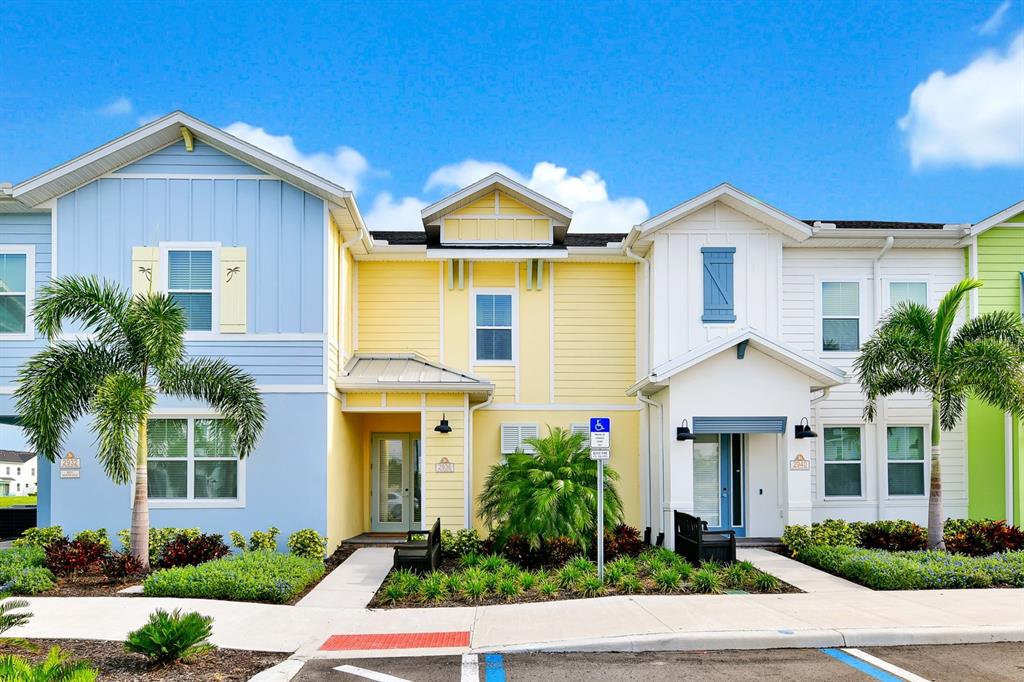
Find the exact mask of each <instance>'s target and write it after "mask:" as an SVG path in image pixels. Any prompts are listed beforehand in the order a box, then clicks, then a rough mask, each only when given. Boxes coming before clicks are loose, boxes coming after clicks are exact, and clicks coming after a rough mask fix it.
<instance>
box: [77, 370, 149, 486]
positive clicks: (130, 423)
mask: <svg viewBox="0 0 1024 682" xmlns="http://www.w3.org/2000/svg"><path fill="white" fill-rule="evenodd" d="M155 402H156V394H155V392H154V391H153V389H152V388H149V387H147V386H145V385H143V383H142V378H141V377H139V376H138V375H134V374H126V373H124V372H115V373H112V374H108V375H107V376H106V378H105V379H104V380H103V382H102V383H101V384H100V385H99V387H98V388H97V390H96V395H95V396H94V397H93V400H92V405H91V411H92V413H93V415H94V416H95V419H94V422H93V429H94V430H95V431H96V445H97V448H96V459H97V460H98V461H99V463H100V466H102V467H103V471H104V472H105V473H106V474H107V476H108V477H109V478H110V480H112V481H113V482H114V483H116V484H118V485H123V484H125V483H128V482H129V481H130V480H131V478H132V472H133V471H134V467H135V450H136V445H137V438H138V433H139V431H138V427H139V424H140V423H141V422H142V420H144V419H146V418H147V417H148V416H149V412H150V410H152V409H153V404H154V403H155Z"/></svg>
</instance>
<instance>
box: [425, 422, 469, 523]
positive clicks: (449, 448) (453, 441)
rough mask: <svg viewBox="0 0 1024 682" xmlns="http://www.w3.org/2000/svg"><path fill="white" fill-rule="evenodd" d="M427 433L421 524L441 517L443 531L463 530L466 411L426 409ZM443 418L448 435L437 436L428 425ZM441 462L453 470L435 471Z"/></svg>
mask: <svg viewBox="0 0 1024 682" xmlns="http://www.w3.org/2000/svg"><path fill="white" fill-rule="evenodd" d="M424 418H425V420H426V424H427V427H428V429H429V430H428V431H426V447H425V450H424V454H425V455H426V462H425V466H426V471H425V477H426V491H425V493H426V504H425V513H424V521H425V522H426V523H425V525H427V526H429V525H430V524H431V523H433V521H434V519H436V518H438V517H440V519H441V524H442V525H443V526H444V527H445V528H462V527H464V526H465V523H466V521H465V518H466V488H465V485H466V465H465V449H464V448H465V437H466V414H465V410H458V411H452V410H427V412H426V415H425V417H424ZM442 418H445V419H447V420H448V425H449V426H451V428H452V430H451V433H438V432H437V431H434V430H433V429H432V428H430V427H431V425H434V424H438V423H439V422H440V421H441V419H442ZM442 459H447V460H448V462H449V463H451V464H453V465H454V467H455V471H453V472H438V471H437V465H438V464H439V463H441V460H442Z"/></svg>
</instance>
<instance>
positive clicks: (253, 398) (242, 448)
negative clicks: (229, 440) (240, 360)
mask: <svg viewBox="0 0 1024 682" xmlns="http://www.w3.org/2000/svg"><path fill="white" fill-rule="evenodd" d="M159 380H160V390H161V391H163V392H164V393H167V394H169V395H174V396H178V397H180V398H192V399H195V400H202V401H205V402H207V403H209V404H210V405H211V406H213V407H214V408H215V409H217V410H218V411H219V412H220V413H221V414H222V415H223V416H224V419H225V420H226V421H227V422H228V423H229V424H230V426H231V427H232V429H233V430H234V434H235V447H236V449H237V450H238V456H239V457H246V456H248V455H249V453H250V452H252V450H253V449H254V448H255V447H256V443H257V442H258V441H259V437H260V433H261V432H262V431H263V424H264V422H265V421H266V411H265V409H264V407H263V397H262V396H261V395H260V393H259V391H258V390H256V382H255V381H254V380H253V378H252V377H251V376H249V375H248V374H246V373H245V372H244V371H242V370H241V369H239V368H237V367H235V366H234V365H232V364H230V363H228V362H225V361H224V360H222V359H220V358H194V359H188V360H184V361H182V362H180V363H178V364H175V365H172V366H169V367H164V368H163V369H160V370H159Z"/></svg>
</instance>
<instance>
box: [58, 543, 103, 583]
mask: <svg viewBox="0 0 1024 682" xmlns="http://www.w3.org/2000/svg"><path fill="white" fill-rule="evenodd" d="M105 553H106V549H105V548H104V547H103V545H101V544H99V543H97V542H92V541H89V540H71V541H68V539H67V538H61V539H60V540H57V541H55V542H51V543H50V544H49V545H47V547H46V567H47V568H48V569H50V570H51V571H52V572H53V573H54V574H55V575H72V574H75V573H82V572H84V571H87V570H89V569H90V568H92V567H94V566H96V565H97V564H99V562H100V560H101V559H102V558H103V555H104V554H105Z"/></svg>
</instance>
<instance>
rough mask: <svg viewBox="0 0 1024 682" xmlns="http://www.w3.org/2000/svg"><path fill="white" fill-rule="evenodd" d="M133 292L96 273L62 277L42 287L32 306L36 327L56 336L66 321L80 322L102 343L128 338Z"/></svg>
mask: <svg viewBox="0 0 1024 682" xmlns="http://www.w3.org/2000/svg"><path fill="white" fill-rule="evenodd" d="M130 302H131V295H130V294H128V293H127V292H126V291H124V290H122V289H121V288H120V287H119V286H118V285H117V284H115V283H113V282H108V281H106V280H103V281H100V280H99V279H98V278H97V277H94V276H88V277H86V276H82V275H73V276H70V277H59V278H57V279H55V280H53V281H52V282H50V283H49V284H47V285H46V286H44V287H43V288H42V289H41V290H40V291H39V295H38V296H37V297H36V301H35V306H34V308H33V317H34V318H35V324H36V328H37V329H38V330H39V332H40V333H41V334H43V335H45V336H46V337H47V338H49V339H51V340H53V339H55V338H57V336H59V335H60V333H61V331H62V330H63V328H64V323H65V322H74V321H77V322H81V323H82V325H83V326H84V327H85V330H86V331H93V332H95V333H96V338H97V339H98V340H99V341H100V342H101V343H102V344H123V343H125V342H127V338H126V335H125V331H124V330H125V325H126V323H127V321H128V306H129V303H130Z"/></svg>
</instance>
